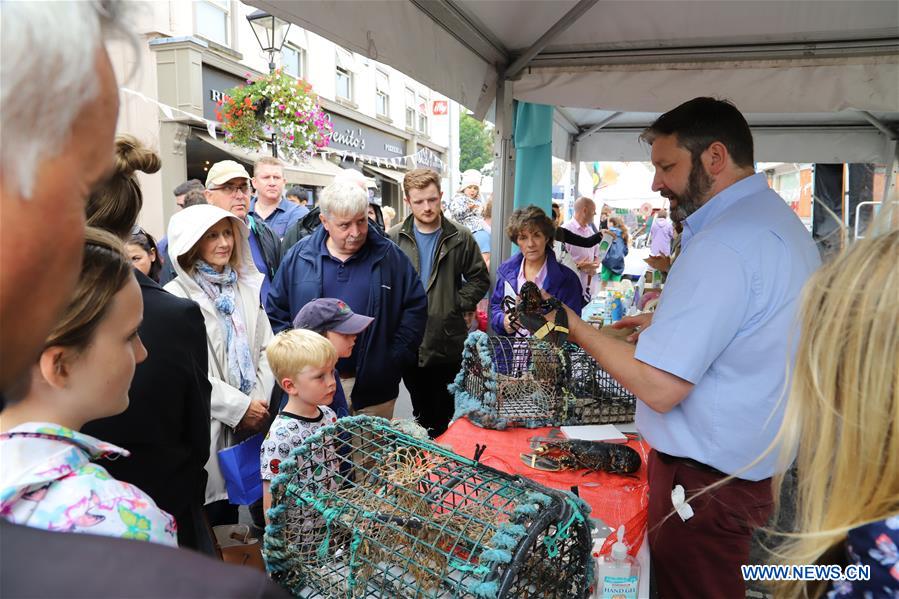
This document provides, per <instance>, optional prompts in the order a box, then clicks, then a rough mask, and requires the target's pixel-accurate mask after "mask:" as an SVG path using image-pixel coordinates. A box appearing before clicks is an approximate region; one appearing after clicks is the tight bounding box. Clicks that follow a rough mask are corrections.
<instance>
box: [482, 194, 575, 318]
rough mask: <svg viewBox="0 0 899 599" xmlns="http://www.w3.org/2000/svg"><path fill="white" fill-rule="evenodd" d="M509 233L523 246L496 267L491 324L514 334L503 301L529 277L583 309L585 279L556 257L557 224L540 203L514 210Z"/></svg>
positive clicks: (572, 307)
mask: <svg viewBox="0 0 899 599" xmlns="http://www.w3.org/2000/svg"><path fill="white" fill-rule="evenodd" d="M506 234H507V235H508V236H509V239H510V240H511V241H512V243H514V244H516V245H518V248H519V249H520V250H521V252H519V253H518V254H516V255H514V256H512V257H511V258H509V259H508V260H506V261H505V262H503V263H502V264H500V266H499V268H497V269H496V288H495V289H494V290H493V296H492V297H491V298H490V325H491V326H492V327H493V330H494V331H495V332H496V333H497V334H498V335H513V334H515V330H514V329H512V328H511V326H510V325H509V317H508V316H507V315H506V314H504V313H503V309H502V301H503V297H504V296H506V295H511V293H510V291H509V289H511V291H514V292H515V293H518V290H519V289H520V288H521V285H522V284H523V283H524V282H525V281H531V282H533V283H536V284H537V286H538V287H540V288H541V289H543V290H545V291H546V292H547V293H549V294H551V295H553V296H554V297H557V298H558V299H560V300H561V301H562V302H563V303H565V305H567V306H568V307H569V308H571V309H572V310H574V311H575V312H576V313H577V314H580V313H581V309H582V308H583V307H584V294H583V291H582V289H581V281H580V279H578V276H577V275H576V274H575V272H574V271H573V270H571V269H570V268H568V267H567V266H563V265H561V264H559V262H557V261H556V255H555V254H554V253H553V250H552V243H553V235H554V234H555V225H553V222H552V220H550V218H549V217H548V216H547V215H546V213H545V212H543V210H541V209H540V208H538V207H537V206H528V207H527V208H519V209H518V210H516V211H515V212H513V213H512V217H511V218H510V219H509V224H508V226H507V227H506Z"/></svg>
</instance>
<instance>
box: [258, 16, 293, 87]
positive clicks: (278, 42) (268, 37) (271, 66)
mask: <svg viewBox="0 0 899 599" xmlns="http://www.w3.org/2000/svg"><path fill="white" fill-rule="evenodd" d="M247 21H249V22H250V27H252V28H253V34H254V35H255V36H256V41H257V42H259V47H260V48H262V51H263V52H266V53H268V70H269V72H270V73H273V72H274V71H275V54H276V53H278V52H281V49H282V48H283V47H284V42H285V41H286V40H287V32H288V31H290V23H288V22H287V21H285V20H283V19H279V18H278V17H276V16H273V15H270V14H268V13H267V12H265V11H263V10H254V11H253V12H251V13H250V14H248V15H247Z"/></svg>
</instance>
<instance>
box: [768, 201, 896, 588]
mask: <svg viewBox="0 0 899 599" xmlns="http://www.w3.org/2000/svg"><path fill="white" fill-rule="evenodd" d="M882 212H883V213H886V212H887V210H886V209H882ZM897 256H899V230H896V229H893V230H892V231H890V232H888V233H885V234H882V235H880V236H877V237H871V238H868V239H864V240H861V241H856V242H855V243H854V244H853V246H852V248H851V249H850V250H849V251H848V252H847V253H846V254H845V255H843V256H841V257H839V258H837V259H836V260H834V261H832V262H830V263H829V264H827V265H825V266H824V267H822V268H821V269H820V270H819V271H818V272H817V273H815V274H814V275H813V276H812V278H811V279H809V281H808V283H806V286H805V289H804V292H803V299H802V311H801V314H802V316H801V319H802V329H801V334H800V335H801V336H800V339H799V349H798V351H797V353H796V365H795V371H794V373H793V383H792V388H791V390H790V396H789V399H788V401H787V407H786V413H785V416H784V422H783V427H782V429H781V432H780V438H781V439H783V440H785V441H786V443H785V444H784V449H785V453H784V460H783V461H784V464H786V465H788V464H789V463H790V462H791V461H792V456H793V455H794V453H795V454H796V455H797V458H796V465H797V470H798V477H799V481H798V490H797V513H796V530H795V532H794V533H790V534H788V535H787V539H788V540H787V543H786V545H785V546H783V547H781V548H779V549H778V550H777V552H776V555H777V556H778V558H779V559H778V561H780V563H784V564H821V565H840V566H844V567H845V566H848V565H863V566H868V567H870V578H869V579H868V580H864V581H851V580H845V581H833V582H831V581H820V582H811V583H808V582H803V581H798V580H796V581H783V582H780V583H778V587H777V588H776V589H775V596H776V597H822V596H826V597H828V598H829V599H830V598H836V597H865V598H870V599H880V598H890V599H892V598H895V597H899V367H897V365H899V325H897V323H899V295H897V293H896V290H899V266H897V264H896V257H897ZM781 482H782V477H781V480H776V481H775V484H776V485H777V487H776V488H775V493H774V496H775V497H778V496H779V493H778V491H779V485H780V484H781Z"/></svg>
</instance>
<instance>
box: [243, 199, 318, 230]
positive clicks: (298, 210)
mask: <svg viewBox="0 0 899 599" xmlns="http://www.w3.org/2000/svg"><path fill="white" fill-rule="evenodd" d="M250 214H252V215H253V216H254V217H255V218H258V219H259V220H261V221H262V222H264V223H265V224H267V225H268V226H269V228H270V229H271V230H272V231H274V232H275V235H277V236H278V239H283V238H284V234H285V233H286V232H287V229H289V228H290V227H292V226H293V224H294V223H295V222H297V221H298V220H300V219H301V218H303V217H304V216H306V215H307V214H309V209H308V208H306V207H305V206H300V205H299V204H294V203H293V202H291V201H290V200H288V199H285V198H281V202H280V203H279V204H278V205H277V206H276V207H275V209H274V210H272V213H271V214H269V215H268V218H262V217H261V216H260V215H259V214H257V213H256V198H255V197H253V199H252V200H250Z"/></svg>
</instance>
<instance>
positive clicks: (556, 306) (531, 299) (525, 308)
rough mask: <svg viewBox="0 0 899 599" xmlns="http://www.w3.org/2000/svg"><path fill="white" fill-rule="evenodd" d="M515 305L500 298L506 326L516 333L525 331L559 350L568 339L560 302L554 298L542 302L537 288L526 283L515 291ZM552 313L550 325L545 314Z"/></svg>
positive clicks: (566, 315) (566, 316) (564, 316)
mask: <svg viewBox="0 0 899 599" xmlns="http://www.w3.org/2000/svg"><path fill="white" fill-rule="evenodd" d="M518 297H519V299H518V301H517V302H516V301H515V300H514V299H512V298H511V297H504V298H503V302H502V307H503V312H504V313H505V314H506V315H508V317H509V324H510V325H511V326H512V328H513V329H515V330H516V331H519V332H521V331H523V330H525V329H526V330H527V331H529V332H530V333H531V334H532V335H533V336H534V337H536V338H537V339H546V340H547V341H549V342H550V343H552V344H553V345H557V346H561V345H562V344H564V343H565V341H566V340H567V339H568V314H567V313H566V312H565V307H564V306H563V305H562V302H561V301H559V300H558V299H556V298H554V297H550V298H549V299H543V296H542V295H541V294H540V288H539V287H537V285H535V284H534V283H532V282H531V281H526V282H525V283H524V284H523V285H522V286H521V289H520V290H519V291H518ZM553 310H555V312H556V317H555V318H554V319H553V322H549V321H548V320H546V316H545V314H547V313H548V312H552V311H553Z"/></svg>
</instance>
